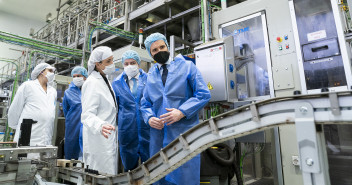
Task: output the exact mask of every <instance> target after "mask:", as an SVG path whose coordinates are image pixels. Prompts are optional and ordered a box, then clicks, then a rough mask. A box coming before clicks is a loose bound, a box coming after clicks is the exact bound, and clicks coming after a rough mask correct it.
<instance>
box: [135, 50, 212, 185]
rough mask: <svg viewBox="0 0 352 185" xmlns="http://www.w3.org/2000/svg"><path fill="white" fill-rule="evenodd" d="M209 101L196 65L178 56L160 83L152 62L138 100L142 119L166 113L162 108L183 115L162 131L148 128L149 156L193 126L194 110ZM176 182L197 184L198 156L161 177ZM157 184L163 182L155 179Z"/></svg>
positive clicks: (198, 174) (157, 69)
mask: <svg viewBox="0 0 352 185" xmlns="http://www.w3.org/2000/svg"><path fill="white" fill-rule="evenodd" d="M209 100H210V92H209V89H208V87H207V86H206V84H205V82H204V80H203V78H202V75H201V73H200V72H199V70H198V69H197V68H196V66H195V65H194V64H193V63H192V62H191V61H187V60H185V59H184V58H183V57H182V56H181V55H178V56H177V57H176V58H175V60H174V61H171V63H170V65H169V67H168V76H167V80H166V83H165V87H164V86H163V83H162V80H161V74H160V71H159V68H158V66H157V65H156V64H155V65H154V66H153V67H152V68H151V69H150V71H149V73H148V80H147V84H146V87H145V90H144V95H143V98H142V101H141V110H142V113H143V118H144V121H145V122H146V123H148V121H149V118H151V117H157V118H160V116H161V115H162V114H165V113H167V111H166V110H165V108H176V109H178V110H180V111H181V112H182V113H183V114H184V115H185V117H184V118H182V119H181V120H180V121H178V122H176V123H173V124H172V125H170V126H167V125H166V124H165V126H164V128H163V129H162V130H158V129H154V128H150V147H149V148H150V156H153V155H154V154H155V153H157V152H159V151H160V149H161V148H163V147H165V146H166V145H168V144H169V143H170V142H171V141H173V140H174V139H175V138H177V137H178V136H179V135H180V134H181V133H184V132H185V131H187V130H188V129H190V128H192V127H193V126H195V125H197V124H198V122H199V118H198V112H199V110H200V109H202V108H203V107H204V106H205V105H206V104H207V103H208V101H209ZM165 179H166V180H167V181H168V182H171V183H174V184H177V185H185V184H187V185H196V184H199V183H200V156H199V155H198V156H196V157H194V158H193V159H192V160H190V161H189V162H187V163H185V164H183V165H182V166H181V167H179V168H178V169H176V170H174V171H173V172H172V173H170V174H169V175H167V176H166V178H165ZM159 184H165V182H162V181H159Z"/></svg>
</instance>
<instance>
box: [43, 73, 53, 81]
mask: <svg viewBox="0 0 352 185" xmlns="http://www.w3.org/2000/svg"><path fill="white" fill-rule="evenodd" d="M45 76H46V78H47V79H48V83H52V82H53V81H54V77H55V74H54V73H51V72H47V73H46V75H45Z"/></svg>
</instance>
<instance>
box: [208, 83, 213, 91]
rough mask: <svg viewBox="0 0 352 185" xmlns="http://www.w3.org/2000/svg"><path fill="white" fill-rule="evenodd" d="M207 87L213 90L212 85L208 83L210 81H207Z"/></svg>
mask: <svg viewBox="0 0 352 185" xmlns="http://www.w3.org/2000/svg"><path fill="white" fill-rule="evenodd" d="M208 89H209V90H213V89H214V88H213V86H212V85H211V84H210V82H208Z"/></svg>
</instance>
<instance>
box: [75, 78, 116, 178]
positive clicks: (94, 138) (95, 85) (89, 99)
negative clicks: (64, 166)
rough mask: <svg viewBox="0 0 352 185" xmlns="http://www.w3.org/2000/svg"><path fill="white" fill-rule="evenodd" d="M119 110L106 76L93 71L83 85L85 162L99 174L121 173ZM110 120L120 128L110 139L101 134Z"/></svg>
mask: <svg viewBox="0 0 352 185" xmlns="http://www.w3.org/2000/svg"><path fill="white" fill-rule="evenodd" d="M109 85H110V83H109ZM110 87H111V85H110ZM111 90H112V88H111ZM112 92H113V93H114V91H112ZM114 96H115V94H114ZM117 110H118V109H117V105H116V104H115V102H114V99H113V97H112V95H111V93H110V91H109V88H108V86H107V85H106V83H105V81H104V79H103V77H102V76H101V75H100V73H99V72H97V71H93V72H92V73H91V74H90V75H89V77H88V78H87V80H86V81H85V82H84V84H83V87H82V115H81V120H82V123H83V132H82V137H83V161H84V163H85V165H89V169H93V170H98V171H99V173H108V174H112V175H116V174H117V126H116V115H117ZM106 123H109V124H111V125H114V126H115V127H116V130H115V131H111V135H109V138H108V139H106V138H105V137H104V136H103V135H102V134H101V128H102V125H103V124H106Z"/></svg>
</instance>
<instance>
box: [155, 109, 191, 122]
mask: <svg viewBox="0 0 352 185" xmlns="http://www.w3.org/2000/svg"><path fill="white" fill-rule="evenodd" d="M166 110H167V111H169V112H168V113H166V114H163V115H161V116H160V118H161V120H162V121H163V122H164V123H167V125H171V124H173V123H175V122H178V121H179V120H180V119H182V118H183V117H185V115H183V113H182V112H181V111H180V110H178V109H175V108H171V109H168V108H166Z"/></svg>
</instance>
